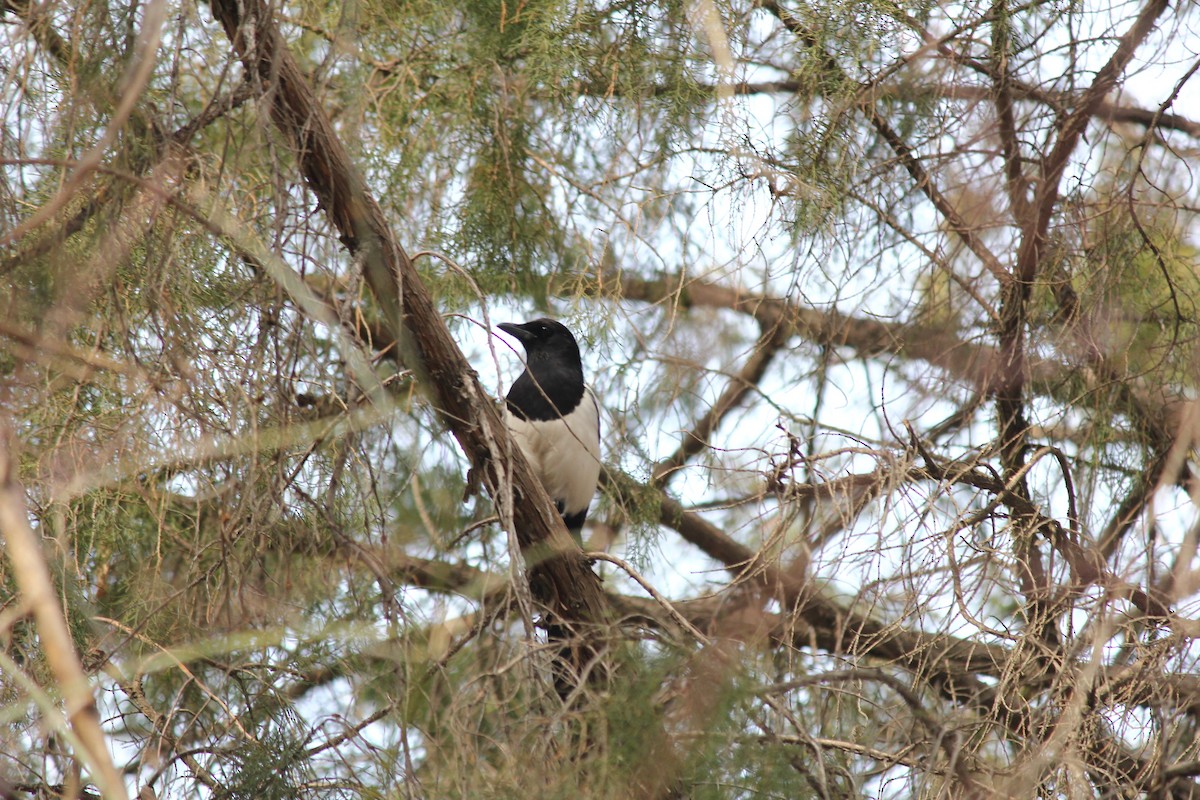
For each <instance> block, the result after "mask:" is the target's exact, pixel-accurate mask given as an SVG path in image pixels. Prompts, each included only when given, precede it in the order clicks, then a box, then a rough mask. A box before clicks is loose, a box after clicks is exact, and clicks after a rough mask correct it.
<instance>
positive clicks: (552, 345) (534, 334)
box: [497, 317, 581, 366]
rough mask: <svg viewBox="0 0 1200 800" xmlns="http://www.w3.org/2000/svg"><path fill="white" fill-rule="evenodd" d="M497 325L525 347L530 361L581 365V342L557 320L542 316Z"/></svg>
mask: <svg viewBox="0 0 1200 800" xmlns="http://www.w3.org/2000/svg"><path fill="white" fill-rule="evenodd" d="M497 327H499V328H500V330H502V331H504V332H505V333H507V334H508V335H509V336H512V337H513V338H514V339H516V340H517V341H518V342H520V343H521V344H522V345H523V346H524V347H525V354H526V356H527V357H528V361H529V362H530V363H531V364H533V363H535V362H538V361H563V362H565V363H566V364H567V365H570V366H579V365H580V363H581V361H580V358H579V343H578V342H576V341H575V336H574V334H572V333H571V331H570V330H569V329H568V328H567V326H566V325H563V324H562V323H561V322H558V321H557V320H553V319H549V318H547V317H542V318H541V319H535V320H533V321H532V322H526V323H524V324H522V325H518V324H517V323H515V322H501V323H500V325H498V326H497Z"/></svg>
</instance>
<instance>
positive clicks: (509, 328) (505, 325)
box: [496, 322, 533, 344]
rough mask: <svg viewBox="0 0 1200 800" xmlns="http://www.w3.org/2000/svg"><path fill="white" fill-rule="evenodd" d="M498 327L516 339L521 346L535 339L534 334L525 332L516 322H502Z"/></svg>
mask: <svg viewBox="0 0 1200 800" xmlns="http://www.w3.org/2000/svg"><path fill="white" fill-rule="evenodd" d="M496 327H497V328H499V329H500V330H502V331H504V332H505V333H507V334H508V335H509V336H511V337H513V338H514V339H516V340H517V341H518V342H520V343H521V344H524V343H525V342H528V341H529V340H530V339H532V338H533V334H532V333H530V332H529V331H527V330H525V327H524V326H523V325H518V324H517V323H515V322H501V323H500V324H499V325H497V326H496Z"/></svg>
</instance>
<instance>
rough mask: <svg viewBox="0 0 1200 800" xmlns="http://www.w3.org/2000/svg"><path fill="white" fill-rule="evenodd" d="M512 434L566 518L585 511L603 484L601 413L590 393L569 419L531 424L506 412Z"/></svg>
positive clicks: (585, 395) (567, 417) (588, 392)
mask: <svg viewBox="0 0 1200 800" xmlns="http://www.w3.org/2000/svg"><path fill="white" fill-rule="evenodd" d="M505 416H506V418H507V419H506V421H507V423H508V427H509V430H511V431H512V433H513V438H514V439H515V440H516V442H517V445H518V446H519V447H520V448H521V450H522V452H524V453H525V457H526V458H527V459H529V462H530V464H531V465H532V466H533V471H534V472H536V473H537V475H538V477H539V478H540V479H541V481H542V486H543V487H544V488H545V489H546V493H547V494H549V495H550V497H551V498H553V499H554V500H556V501H557V502H560V503H562V504H563V512H564V513H565V514H575V513H578V512H580V511H583V510H584V509H585V508H587V507H588V505H589V504H590V503H591V502H592V496H593V495H594V494H595V493H596V484H597V483H598V482H599V480H600V412H599V409H598V408H597V406H596V398H595V397H594V396H593V395H592V393H591V391H587V392H586V393H585V394H584V396H583V399H582V400H581V401H580V403H579V405H578V406H577V407H576V408H575V410H574V411H572V412H571V413H570V414H568V415H567V416H565V417H563V418H561V419H554V420H549V421H546V422H531V421H529V420H523V419H520V418H519V417H515V416H513V415H512V414H511V413H508V412H507V411H506V412H505Z"/></svg>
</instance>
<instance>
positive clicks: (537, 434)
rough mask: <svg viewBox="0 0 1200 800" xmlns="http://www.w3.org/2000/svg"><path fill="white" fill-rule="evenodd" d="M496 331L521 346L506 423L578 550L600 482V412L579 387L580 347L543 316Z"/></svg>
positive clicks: (563, 328)
mask: <svg viewBox="0 0 1200 800" xmlns="http://www.w3.org/2000/svg"><path fill="white" fill-rule="evenodd" d="M499 328H500V330H502V331H504V332H505V333H507V334H508V335H510V336H512V337H513V338H514V339H516V340H517V341H518V342H520V343H521V344H522V345H523V346H524V347H525V371H524V372H522V373H521V377H519V378H517V380H516V381H515V382H514V383H513V385H512V387H511V388H509V390H508V398H507V400H506V402H505V414H504V419H505V423H506V424H507V425H508V429H509V430H510V431H512V435H513V439H515V440H516V442H517V445H518V446H519V447H520V448H521V451H522V452H523V453H525V457H526V458H527V459H529V463H530V465H531V466H532V467H533V471H534V473H536V474H537V476H538V477H539V478H540V479H541V481H542V486H543V487H544V488H545V489H546V493H547V494H549V495H550V499H551V500H553V501H554V502H555V503H557V504H558V512H559V513H560V514H562V518H563V522H565V523H566V525H567V529H568V530H570V531H571V534H572V535H573V536H574V537H575V541H576V542H579V543H580V544H581V545H582V542H583V533H582V532H583V521H584V519H586V518H587V512H588V506H589V505H590V504H591V502H592V495H594V494H595V493H596V484H597V483H598V482H599V480H600V407H599V406H598V405H597V403H596V396H595V395H594V394H592V390H591V389H589V388H588V387H587V385H586V384H584V382H583V362H582V361H581V360H580V357H579V344H578V343H577V342H576V341H575V337H574V335H572V333H571V331H570V330H568V329H567V327H566V326H565V325H563V324H562V323H561V322H557V321H555V320H552V319H547V318H545V317H543V318H542V319H535V320H533V321H532V322H526V323H525V324H523V325H518V324H516V323H513V322H503V323H501V324H500V325H499Z"/></svg>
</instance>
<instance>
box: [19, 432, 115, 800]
mask: <svg viewBox="0 0 1200 800" xmlns="http://www.w3.org/2000/svg"><path fill="white" fill-rule="evenodd" d="M12 436H13V434H12V431H11V429H10V428H9V427H8V425H7V424H4V426H3V428H0V534H3V537H4V545H5V551H6V554H7V556H8V560H9V561H10V562H11V563H12V566H13V574H14V576H15V578H16V582H17V586H18V587H19V588H20V590H21V594H22V595H24V598H25V603H26V604H27V606H28V608H29V611H30V612H31V613H32V614H33V618H34V620H36V622H37V628H38V636H39V638H40V639H41V645H42V648H41V649H42V653H43V654H44V655H45V657H46V662H47V663H48V664H49V665H50V671H51V673H52V674H53V675H54V679H55V681H56V682H57V689H58V693H59V694H60V695H61V696H62V698H63V701H64V703H65V705H66V715H67V721H68V722H69V723H70V725H71V729H72V730H74V732H75V735H76V736H78V737H79V741H80V743H81V744H82V745H83V748H84V752H82V753H78V754H77V755H78V756H79V757H80V758H81V759H82V760H83V761H84V762H85V763H86V764H87V766H88V768H89V770H90V772H91V774H92V777H93V779H94V780H95V781H96V783H97V785H98V786H99V787H100V790H101V791H102V792H103V793H104V795H105V796H106V797H109V798H113V800H125V798H126V797H128V795H127V794H126V792H125V782H124V781H123V780H122V779H121V775H120V773H119V772H117V769H116V767H115V766H114V765H113V762H112V758H111V757H110V756H109V754H108V741H107V738H106V737H105V735H104V730H103V728H101V726H100V715H99V713H98V712H97V710H96V698H95V697H94V696H93V695H92V687H91V681H90V680H88V676H87V674H86V673H85V672H84V671H83V665H82V663H80V660H79V654H78V653H77V652H75V642H74V641H73V640H72V639H71V631H70V629H69V628H68V627H67V620H66V618H65V617H64V616H63V609H62V607H61V606H60V605H59V603H58V596H57V593H56V591H55V589H54V580H53V578H51V577H50V569H49V568H48V567H47V565H46V560H45V557H44V556H43V554H42V543H41V537H39V536H38V535H37V533H36V532H34V530H33V528H32V527H30V525H29V515H28V513H27V512H26V510H25V490H24V489H23V488H22V487H21V484H20V483H19V482H18V480H17V476H16V458H15V454H14V453H13V448H12V443H13V438H12Z"/></svg>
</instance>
